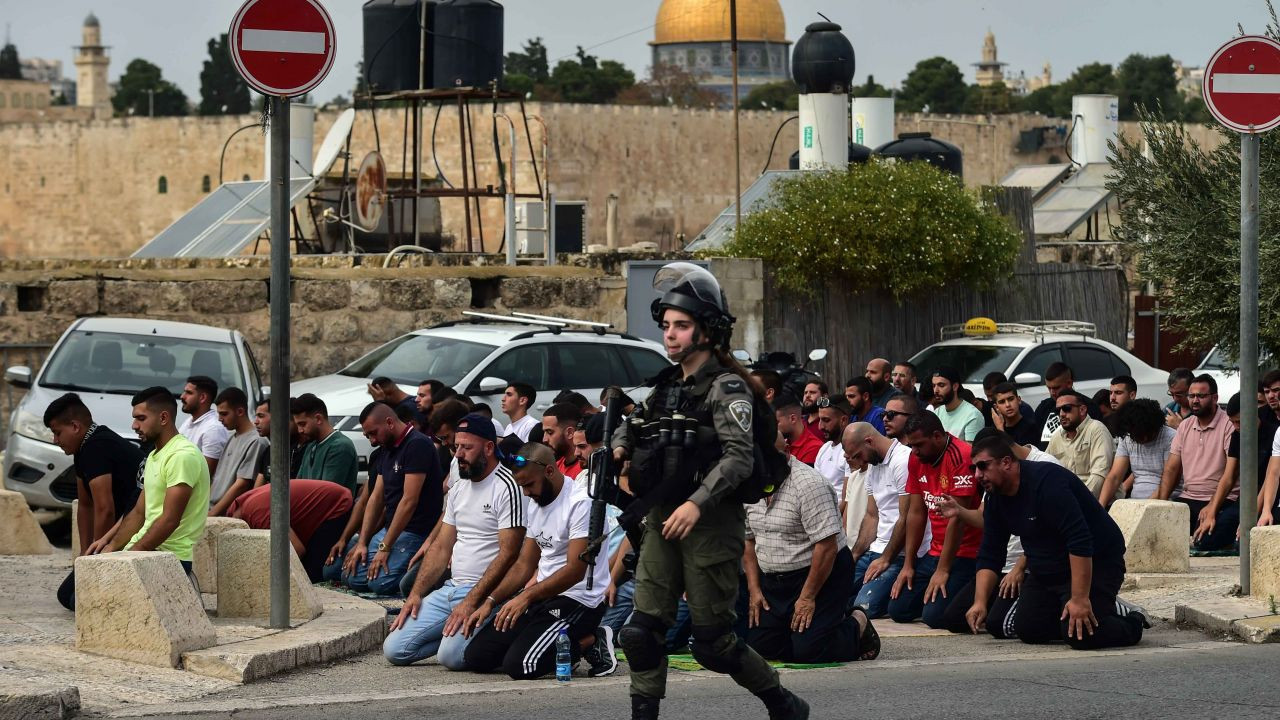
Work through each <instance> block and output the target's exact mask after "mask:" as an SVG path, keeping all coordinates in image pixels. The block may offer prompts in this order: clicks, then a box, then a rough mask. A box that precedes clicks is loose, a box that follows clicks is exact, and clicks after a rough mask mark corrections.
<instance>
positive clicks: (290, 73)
mask: <svg viewBox="0 0 1280 720" xmlns="http://www.w3.org/2000/svg"><path fill="white" fill-rule="evenodd" d="M229 39H230V45H231V59H232V61H233V62H234V63H235V64H236V69H237V70H239V71H240V74H241V75H242V76H244V79H245V82H247V83H249V87H251V88H253V89H254V90H257V91H258V92H260V93H262V94H263V95H274V96H276V97H295V96H297V95H303V94H305V93H307V92H309V91H310V90H312V89H314V88H315V87H316V86H317V85H319V84H320V81H321V80H324V77H325V76H326V75H328V74H329V69H330V68H332V67H333V58H334V32H333V20H332V19H330V18H329V13H328V12H326V11H325V9H324V7H322V6H321V5H320V3H319V2H317V1H316V0H248V2H246V3H245V4H244V5H242V6H240V10H239V11H238V12H236V15H235V17H234V18H233V19H232V20H231V30H230V33H229Z"/></svg>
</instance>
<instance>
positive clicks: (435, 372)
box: [338, 335, 494, 386]
mask: <svg viewBox="0 0 1280 720" xmlns="http://www.w3.org/2000/svg"><path fill="white" fill-rule="evenodd" d="M493 349H494V348H493V346H492V345H485V344H483V343H474V342H467V341H465V340H454V339H453V338H447V337H440V336H438V335H402V336H401V337H398V338H396V339H395V340H392V341H391V342H389V343H387V344H386V345H383V346H382V347H379V348H377V349H376V350H374V351H373V352H371V353H369V354H368V355H365V356H364V357H362V358H360V359H359V360H356V361H355V362H353V363H351V364H350V365H348V366H346V367H345V368H343V369H341V370H339V371H338V374H339V375H347V376H350V377H358V378H375V377H379V376H382V377H388V378H391V379H392V380H394V381H396V382H398V383H401V384H404V385H417V384H418V383H420V382H422V381H423V380H426V379H427V378H433V379H435V380H439V381H440V382H442V383H444V384H445V385H449V386H454V385H457V384H458V382H459V381H461V380H462V378H463V377H465V376H466V374H467V373H469V372H471V370H472V369H473V368H475V366H476V365H479V364H480V361H482V360H484V359H485V358H486V357H488V356H489V354H490V353H492V352H493Z"/></svg>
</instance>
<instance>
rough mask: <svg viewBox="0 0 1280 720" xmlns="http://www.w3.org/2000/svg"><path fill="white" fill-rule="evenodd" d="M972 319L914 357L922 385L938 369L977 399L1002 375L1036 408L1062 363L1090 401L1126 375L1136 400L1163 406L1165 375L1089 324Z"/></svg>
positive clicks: (944, 333) (948, 329) (946, 331)
mask: <svg viewBox="0 0 1280 720" xmlns="http://www.w3.org/2000/svg"><path fill="white" fill-rule="evenodd" d="M983 320H985V319H984V318H975V319H974V320H970V321H969V322H967V323H965V324H964V325H948V326H946V327H944V328H942V333H941V335H942V341H941V342H937V343H934V344H933V345H930V346H929V347H927V348H925V349H924V350H921V351H920V352H918V353H916V355H915V357H913V358H911V362H912V363H913V364H914V365H915V366H916V370H917V372H918V374H919V378H920V380H921V381H922V382H923V381H925V380H926V379H927V378H928V377H929V376H930V374H931V373H932V372H933V371H934V370H936V369H937V368H940V367H951V368H955V370H956V371H957V372H959V373H960V377H961V380H962V382H963V383H964V384H965V386H966V387H968V388H969V390H971V391H973V393H974V394H975V395H977V396H978V397H983V394H982V378H983V377H984V376H986V375H987V373H990V372H1001V373H1004V375H1005V377H1007V378H1009V379H1010V380H1011V381H1012V382H1013V383H1014V384H1015V385H1017V386H1018V388H1019V391H1018V394H1019V395H1020V396H1021V397H1022V399H1023V400H1025V401H1026V402H1027V403H1029V404H1030V405H1031V407H1035V406H1036V405H1037V404H1038V403H1039V402H1040V401H1042V400H1044V399H1045V398H1047V397H1049V391H1048V390H1047V389H1046V388H1045V386H1044V372H1045V370H1046V369H1047V368H1048V367H1049V366H1050V365H1052V364H1053V363H1055V362H1062V363H1066V364H1067V366H1068V367H1070V368H1071V371H1072V375H1073V376H1074V377H1075V389H1076V391H1077V392H1080V393H1082V394H1084V395H1088V396H1090V397H1092V395H1093V394H1094V393H1095V392H1097V391H1098V390H1100V389H1102V388H1107V387H1110V386H1111V378H1113V377H1115V376H1117V375H1129V376H1131V377H1133V379H1134V380H1136V381H1137V383H1138V397H1145V398H1151V399H1152V400H1155V401H1157V402H1159V403H1160V404H1161V405H1164V404H1165V403H1166V402H1168V398H1167V397H1166V395H1167V392H1168V386H1167V385H1166V384H1165V381H1166V380H1167V379H1168V377H1169V374H1168V373H1166V372H1164V371H1163V370H1158V369H1156V368H1153V367H1151V366H1150V365H1148V364H1146V363H1145V362H1143V361H1141V360H1139V359H1138V358H1136V357H1134V356H1133V355H1132V354H1130V353H1129V352H1127V351H1125V350H1122V349H1120V348H1118V347H1116V346H1115V345H1112V344H1111V343H1109V342H1107V341H1105V340H1099V339H1097V338H1096V337H1094V334H1095V333H1096V328H1095V327H1094V325H1093V324H1092V323H1086V322H1076V321H1063V320H1058V321H1038V322H1020V323H994V322H991V321H989V320H986V321H985V322H983Z"/></svg>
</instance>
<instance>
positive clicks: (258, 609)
mask: <svg viewBox="0 0 1280 720" xmlns="http://www.w3.org/2000/svg"><path fill="white" fill-rule="evenodd" d="M270 558H271V531H270V530H229V531H227V532H224V533H222V534H221V535H220V536H219V537H218V590H219V592H218V617H250V618H258V617H260V618H265V617H268V616H269V615H270V614H271V582H270V579H271V562H270ZM289 580H290V583H289V617H291V618H296V619H301V620H313V619H315V618H317V617H319V616H320V613H322V612H324V603H323V601H322V600H321V599H320V594H319V593H318V592H317V590H316V588H315V586H314V585H312V584H311V581H310V579H308V578H307V571H306V570H303V569H302V561H301V560H299V559H298V556H297V555H296V554H295V553H292V552H291V553H289Z"/></svg>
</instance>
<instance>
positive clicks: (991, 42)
mask: <svg viewBox="0 0 1280 720" xmlns="http://www.w3.org/2000/svg"><path fill="white" fill-rule="evenodd" d="M974 65H975V66H976V67H977V68H978V72H977V78H976V79H977V81H978V85H981V86H982V87H990V86H991V85H995V84H996V83H1002V82H1004V65H1005V64H1004V63H1002V62H1000V61H999V60H998V59H997V58H996V35H995V33H993V32H991V30H989V29H988V30H987V37H986V38H985V39H984V40H983V41H982V62H977V63H974Z"/></svg>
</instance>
